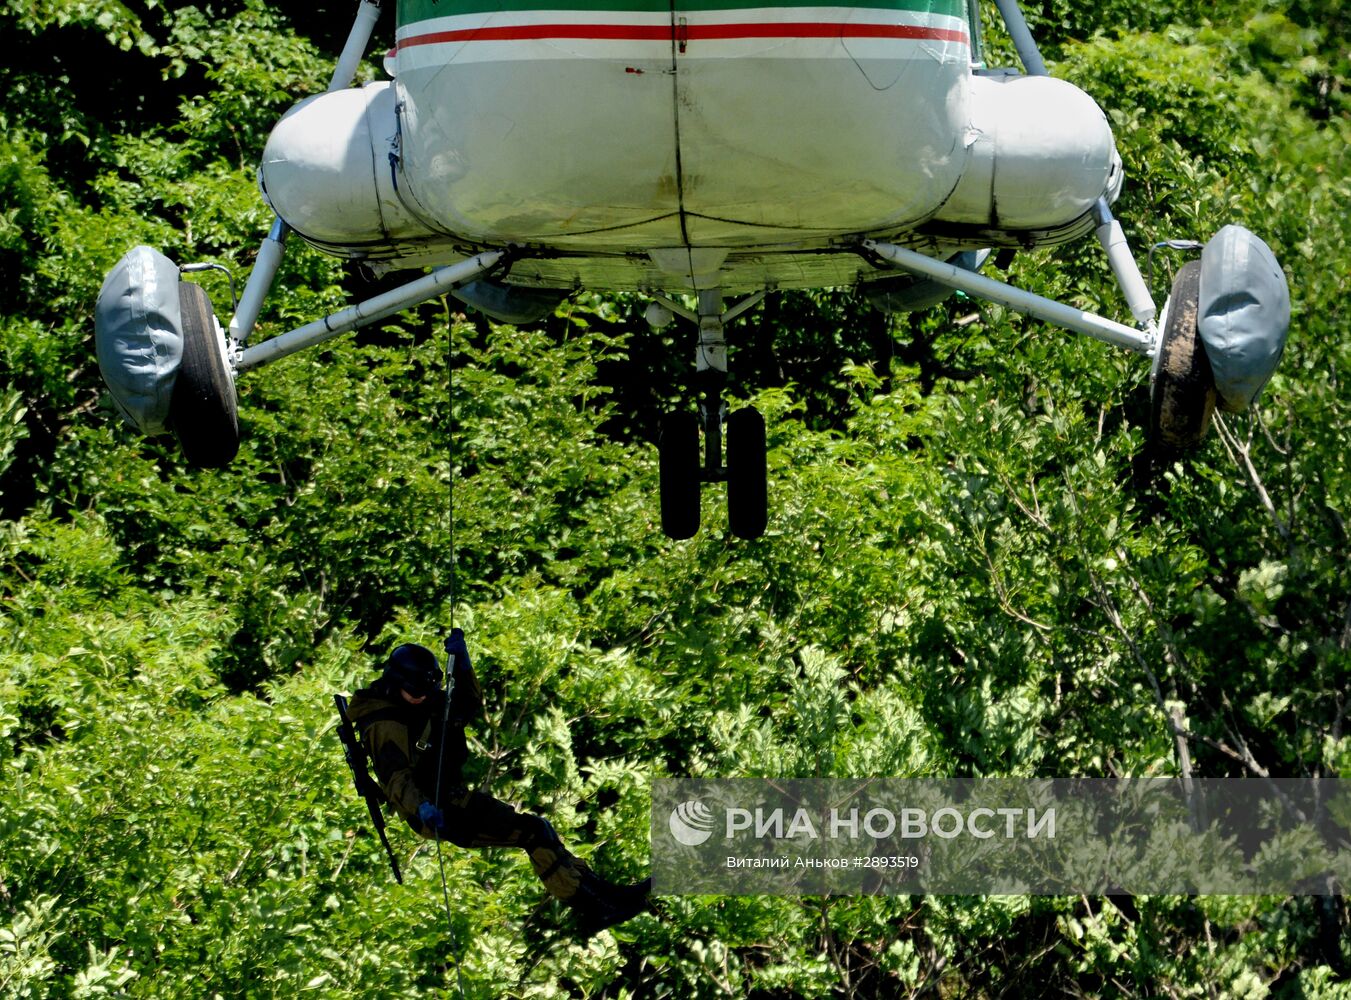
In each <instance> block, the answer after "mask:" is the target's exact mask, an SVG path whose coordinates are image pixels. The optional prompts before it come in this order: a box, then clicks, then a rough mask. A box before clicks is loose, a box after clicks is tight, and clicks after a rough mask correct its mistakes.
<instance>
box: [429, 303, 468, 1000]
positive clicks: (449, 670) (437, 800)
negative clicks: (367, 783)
mask: <svg viewBox="0 0 1351 1000" xmlns="http://www.w3.org/2000/svg"><path fill="white" fill-rule="evenodd" d="M454 338H455V324H454V323H453V322H448V323H447V324H446V522H447V526H448V530H449V534H450V541H449V548H450V630H451V632H452V633H453V632H454V631H455V445H454V441H455V433H454V431H455V369H454V367H453V365H452V364H451V361H452V355H453V354H454V350H453V347H454V344H453V341H454ZM454 694H455V656H454V654H453V653H451V652H450V651H449V650H447V651H446V682H445V705H444V707H443V708H442V710H441V738H440V739H439V740H438V741H437V750H436V791H435V792H434V793H433V794H432V805H434V806H435V807H436V808H437V809H440V808H441V772H442V768H443V766H444V765H445V760H446V726H447V725H448V724H449V722H450V699H451V697H452V696H453V695H454ZM436 865H437V867H438V868H439V869H440V871H441V898H442V900H443V901H444V903H445V908H446V928H447V929H448V930H449V931H450V954H451V958H452V959H453V960H454V962H455V982H456V988H457V989H458V990H459V994H460V1000H464V969H463V968H462V967H461V965H460V955H459V950H458V948H457V946H456V941H455V916H454V914H453V913H452V912H451V909H450V883H449V881H448V880H447V879H446V861H445V858H444V856H443V854H442V847H441V834H440V832H439V831H438V832H437V836H436Z"/></svg>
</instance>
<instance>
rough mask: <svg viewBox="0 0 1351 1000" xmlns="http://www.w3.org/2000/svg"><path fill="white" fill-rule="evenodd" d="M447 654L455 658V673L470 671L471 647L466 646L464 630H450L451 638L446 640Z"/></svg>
mask: <svg viewBox="0 0 1351 1000" xmlns="http://www.w3.org/2000/svg"><path fill="white" fill-rule="evenodd" d="M446 653H447V654H449V655H450V656H453V657H455V673H457V674H460V673H464V672H466V671H468V670H469V669H470V666H469V647H468V646H466V645H465V644H464V629H462V628H456V629H451V630H450V637H449V638H447V639H446Z"/></svg>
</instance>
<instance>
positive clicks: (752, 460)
mask: <svg viewBox="0 0 1351 1000" xmlns="http://www.w3.org/2000/svg"><path fill="white" fill-rule="evenodd" d="M767 475H768V474H767V472H766V468H765V418H764V417H762V416H760V411H759V410H757V409H755V408H754V407H750V406H748V407H746V408H745V409H741V410H737V411H736V412H735V413H733V414H732V415H731V416H729V417H728V418H727V523H728V525H729V526H730V527H731V529H732V534H734V535H737V536H739V537H741V538H759V537H760V536H761V535H763V534H764V533H765V525H766V524H767V523H768V521H769V491H768V485H767Z"/></svg>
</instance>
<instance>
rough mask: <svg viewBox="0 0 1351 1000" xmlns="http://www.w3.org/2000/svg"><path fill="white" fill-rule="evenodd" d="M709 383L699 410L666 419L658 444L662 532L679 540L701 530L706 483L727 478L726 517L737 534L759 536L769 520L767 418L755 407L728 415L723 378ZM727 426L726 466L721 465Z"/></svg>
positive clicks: (710, 380) (744, 536)
mask: <svg viewBox="0 0 1351 1000" xmlns="http://www.w3.org/2000/svg"><path fill="white" fill-rule="evenodd" d="M704 374H705V375H709V374H711V373H704ZM719 374H720V373H719ZM706 383H707V384H706V385H705V395H704V400H703V402H702V403H701V404H700V406H699V413H698V414H697V415H696V414H694V413H688V412H685V413H669V414H667V415H666V416H665V418H663V420H662V425H661V438H660V441H659V443H658V456H659V461H660V474H661V527H662V531H664V532H665V533H666V534H667V535H668V536H669V537H671V538H675V539H686V538H693V537H694V535H695V533H696V532H697V531H698V530H699V519H700V510H699V507H700V487H701V485H702V484H703V483H711V482H723V481H725V482H726V483H727V521H728V526H729V527H730V528H731V530H732V533H733V534H734V535H737V536H738V537H740V538H759V537H760V536H761V535H762V534H764V531H765V525H766V524H767V523H768V520H769V516H768V488H767V473H766V467H765V418H764V417H762V416H761V415H760V412H759V411H758V410H756V409H755V407H753V406H747V407H743V408H742V409H739V410H737V411H735V412H733V413H731V414H730V415H729V414H728V413H727V410H726V407H725V406H724V405H723V402H722V393H721V378H717V377H713V378H707V379H706ZM701 430H702V431H703V443H704V453H703V461H702V463H701V461H700V454H699V434H700V431H701ZM724 431H725V432H726V438H727V464H726V465H723V464H722V440H723V436H724Z"/></svg>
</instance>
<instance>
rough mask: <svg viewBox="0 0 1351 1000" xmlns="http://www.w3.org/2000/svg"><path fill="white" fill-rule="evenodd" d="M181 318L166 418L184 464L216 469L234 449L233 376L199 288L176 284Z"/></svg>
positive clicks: (236, 447) (207, 302)
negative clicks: (176, 366)
mask: <svg viewBox="0 0 1351 1000" xmlns="http://www.w3.org/2000/svg"><path fill="white" fill-rule="evenodd" d="M178 303H179V309H180V311H181V313H182V318H183V362H182V364H181V365H180V366H179V369H178V377H177V379H176V380H175V381H174V391H173V396H172V398H171V401H170V403H169V421H170V424H171V426H172V427H173V431H174V435H175V436H176V437H177V438H178V444H179V447H181V448H182V449H183V456H184V457H185V458H186V459H187V460H188V464H189V465H193V466H196V467H198V468H208V469H218V468H221V467H223V466H226V465H229V464H230V460H231V459H232V458H234V457H235V453H236V452H238V451H239V414H238V409H237V404H236V401H235V380H234V376H233V375H232V374H231V372H230V365H229V363H228V362H227V361H226V351H225V337H224V335H223V334H222V332H221V330H220V328H219V327H218V326H217V325H216V320H215V316H214V314H213V313H212V310H211V300H210V299H208V298H207V295H206V292H205V291H203V290H202V288H201V286H199V285H195V284H193V283H192V282H191V281H180V282H179V283H178Z"/></svg>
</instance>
